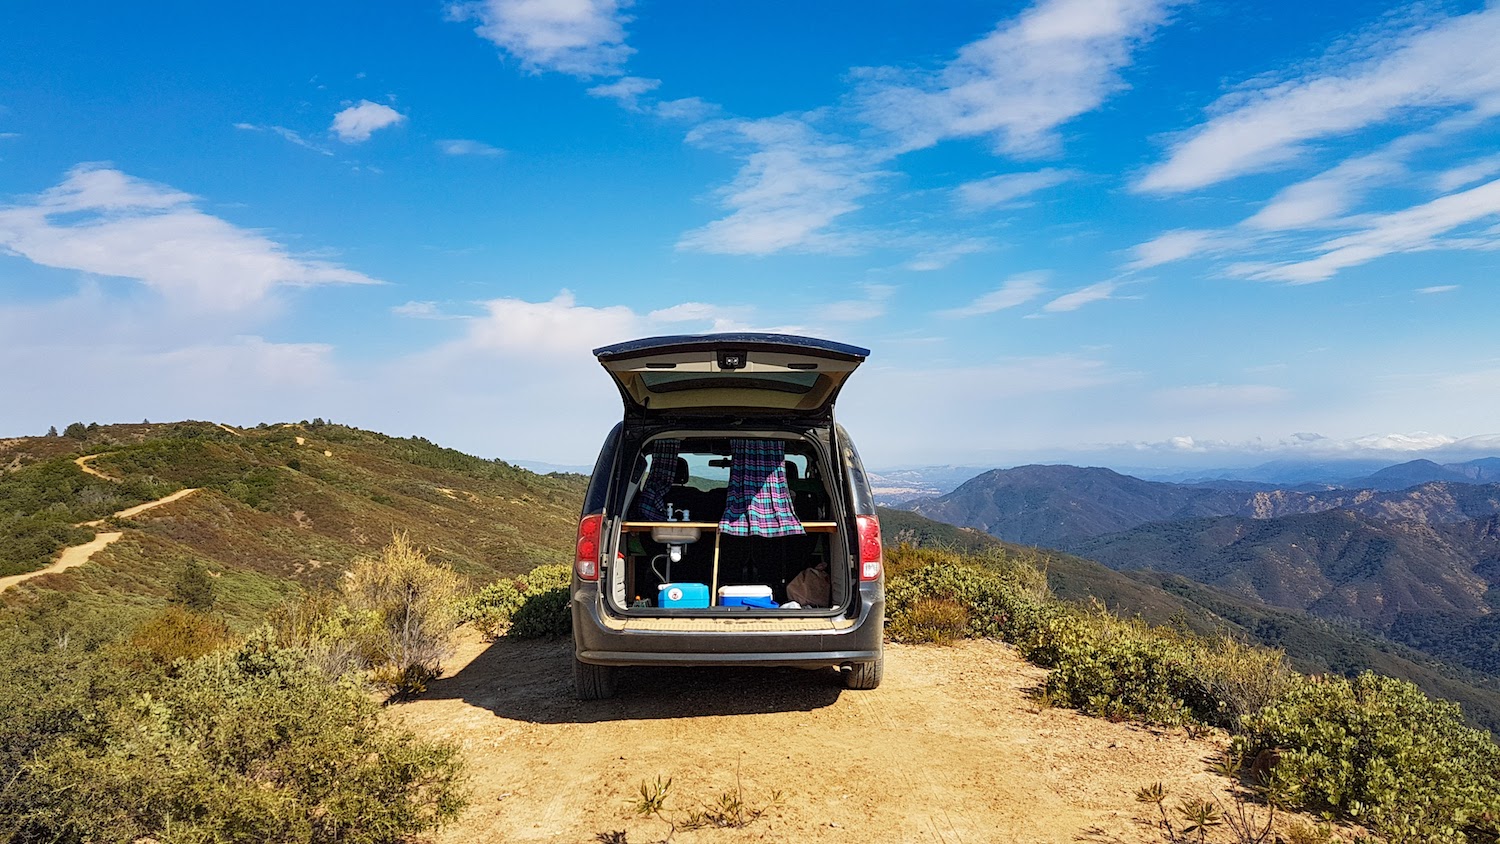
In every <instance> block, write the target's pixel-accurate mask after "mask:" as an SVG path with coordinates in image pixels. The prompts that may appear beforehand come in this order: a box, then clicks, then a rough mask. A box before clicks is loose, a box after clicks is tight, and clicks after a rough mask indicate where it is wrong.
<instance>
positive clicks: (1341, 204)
mask: <svg viewBox="0 0 1500 844" xmlns="http://www.w3.org/2000/svg"><path fill="white" fill-rule="evenodd" d="M1403 172H1405V168H1404V167H1402V166H1401V165H1400V164H1399V163H1398V162H1397V161H1394V160H1393V159H1392V157H1391V156H1388V155H1384V154H1379V153H1376V154H1371V155H1361V156H1356V157H1354V158H1350V159H1348V160H1346V161H1344V162H1342V163H1340V164H1339V165H1338V166H1336V167H1333V168H1332V169H1329V170H1326V171H1324V172H1323V173H1320V174H1318V175H1317V176H1315V177H1313V178H1311V179H1306V180H1304V181H1301V182H1298V183H1296V184H1294V185H1291V186H1289V187H1286V188H1283V189H1282V190H1281V191H1279V192H1277V194H1276V195H1275V196H1273V197H1271V200H1270V201H1269V202H1267V203H1266V204H1265V205H1263V206H1261V209H1260V210H1259V211H1257V212H1256V213H1255V214H1254V215H1252V216H1251V217H1250V218H1249V219H1247V220H1245V223H1244V225H1246V226H1248V227H1250V228H1252V229H1260V230H1262V231H1284V230H1287V229H1299V228H1304V227H1309V226H1320V225H1327V224H1329V223H1331V222H1334V221H1336V220H1337V219H1338V218H1339V217H1341V216H1342V215H1344V214H1346V213H1348V211H1349V209H1350V208H1352V207H1353V206H1354V205H1355V203H1357V202H1358V201H1359V199H1360V198H1361V197H1362V196H1363V194H1364V192H1365V191H1366V190H1368V189H1369V188H1370V187H1372V186H1374V185H1377V184H1379V183H1381V182H1384V181H1386V180H1388V179H1390V178H1392V177H1393V176H1396V175H1399V174H1401V173H1403Z"/></svg>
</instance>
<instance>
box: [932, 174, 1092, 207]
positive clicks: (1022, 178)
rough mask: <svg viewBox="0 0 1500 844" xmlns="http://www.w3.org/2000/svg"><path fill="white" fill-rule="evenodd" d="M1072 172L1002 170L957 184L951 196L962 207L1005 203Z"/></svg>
mask: <svg viewBox="0 0 1500 844" xmlns="http://www.w3.org/2000/svg"><path fill="white" fill-rule="evenodd" d="M1076 175H1077V174H1075V173H1073V172H1071V171H1068V170H1055V169H1052V168H1047V169H1043V170H1037V171H1034V172H1031V173H1003V174H1001V175H999V176H991V177H989V178H988V179H980V180H979V181H977V182H968V183H966V184H962V185H959V186H958V187H957V188H955V189H954V191H953V193H954V199H955V200H956V201H957V202H958V204H959V206H960V207H961V208H963V209H964V210H967V211H982V210H985V209H987V208H994V207H996V206H998V205H1008V204H1011V203H1014V202H1015V201H1016V200H1018V199H1021V198H1022V197H1025V196H1030V195H1031V194H1033V193H1036V192H1038V191H1043V190H1046V189H1047V188H1050V187H1056V186H1057V185H1060V184H1063V183H1064V182H1067V181H1069V180H1071V179H1073V178H1074V177H1075V176H1076Z"/></svg>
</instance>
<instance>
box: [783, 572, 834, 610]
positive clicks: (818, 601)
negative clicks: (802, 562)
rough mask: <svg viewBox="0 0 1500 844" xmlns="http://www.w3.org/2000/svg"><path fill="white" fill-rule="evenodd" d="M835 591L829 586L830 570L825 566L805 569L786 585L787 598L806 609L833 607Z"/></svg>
mask: <svg viewBox="0 0 1500 844" xmlns="http://www.w3.org/2000/svg"><path fill="white" fill-rule="evenodd" d="M832 595H833V590H832V589H831V588H830V587H829V585H828V569H827V568H826V566H824V565H820V566H818V567H817V568H812V569H803V570H802V573H801V574H799V575H797V576H796V577H794V578H792V581H791V582H790V583H788V584H787V585H786V598H787V600H788V601H796V602H797V603H799V604H801V605H802V606H804V607H828V606H832V605H833V601H832Z"/></svg>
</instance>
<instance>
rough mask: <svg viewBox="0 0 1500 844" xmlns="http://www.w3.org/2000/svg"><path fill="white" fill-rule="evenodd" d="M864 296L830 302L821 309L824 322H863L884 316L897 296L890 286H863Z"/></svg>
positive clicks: (861, 286) (894, 289) (820, 313)
mask: <svg viewBox="0 0 1500 844" xmlns="http://www.w3.org/2000/svg"><path fill="white" fill-rule="evenodd" d="M860 289H861V290H863V291H864V294H865V295H864V296H862V297H860V298H858V299H844V300H842V301H838V302H830V303H828V304H827V305H824V306H823V307H821V308H819V309H818V310H819V316H820V317H821V318H822V321H824V322H834V323H841V322H863V321H865V320H867V319H875V318H876V317H880V316H884V315H885V310H886V305H887V303H889V302H890V300H891V298H892V297H893V296H895V295H896V288H895V287H894V286H892V285H889V284H861V285H860Z"/></svg>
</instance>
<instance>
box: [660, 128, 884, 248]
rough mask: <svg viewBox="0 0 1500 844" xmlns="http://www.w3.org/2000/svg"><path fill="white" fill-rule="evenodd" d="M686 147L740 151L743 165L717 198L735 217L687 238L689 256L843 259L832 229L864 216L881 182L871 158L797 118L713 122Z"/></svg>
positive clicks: (843, 241)
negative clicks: (791, 253) (866, 200)
mask: <svg viewBox="0 0 1500 844" xmlns="http://www.w3.org/2000/svg"><path fill="white" fill-rule="evenodd" d="M688 140H689V141H690V142H693V143H699V144H704V145H714V146H722V147H726V148H729V149H731V150H737V151H740V153H741V154H742V155H743V157H744V162H745V163H744V164H743V165H742V166H741V167H740V171H739V173H738V174H737V175H736V176H735V179H734V181H733V182H731V183H730V184H729V186H728V187H726V188H723V189H722V190H721V191H719V194H720V196H721V198H722V203H723V205H724V206H725V207H726V208H727V209H729V210H730V212H731V213H730V214H729V215H728V216H726V217H723V218H721V219H719V220H715V221H713V222H711V223H709V224H708V225H706V226H703V227H702V228H699V229H695V230H693V231H690V232H687V233H686V234H684V235H683V236H682V238H681V239H680V240H679V241H678V242H677V248H678V249H682V250H687V251H694V252H712V253H719V254H728V255H768V254H771V253H773V252H779V251H782V250H795V251H803V252H846V251H848V250H849V248H850V243H849V241H848V239H847V238H844V237H841V236H839V235H837V234H835V233H834V232H832V231H830V229H831V228H832V226H833V224H834V222H835V221H836V220H837V219H838V218H840V217H842V216H844V215H846V214H849V213H852V212H854V211H856V210H858V209H859V207H860V206H859V200H860V199H861V198H862V197H864V196H865V195H867V194H869V193H870V192H871V191H872V190H873V182H874V181H875V179H876V178H877V177H878V176H879V175H881V174H880V172H879V171H878V170H876V169H875V164H874V162H873V161H872V159H871V158H870V156H869V155H868V154H867V153H865V152H864V151H862V150H860V149H859V148H858V147H856V146H854V145H852V144H848V143H841V142H838V141H834V140H832V139H830V138H827V137H825V136H823V135H820V134H819V133H818V132H817V131H815V130H814V129H813V128H812V127H811V126H809V125H808V124H807V123H806V122H805V121H803V120H800V119H797V118H794V117H773V118H766V119H764V120H724V121H716V122H714V123H710V124H706V125H704V126H699V127H698V128H696V129H694V130H693V131H692V132H691V133H689V135H688Z"/></svg>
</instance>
